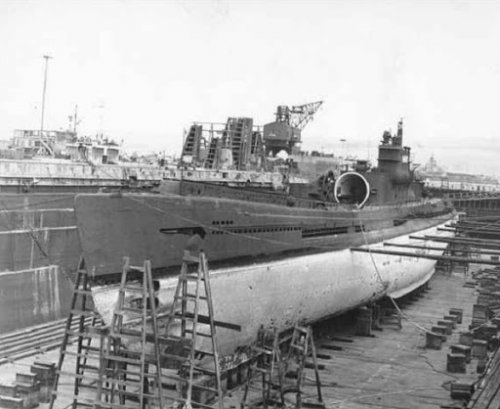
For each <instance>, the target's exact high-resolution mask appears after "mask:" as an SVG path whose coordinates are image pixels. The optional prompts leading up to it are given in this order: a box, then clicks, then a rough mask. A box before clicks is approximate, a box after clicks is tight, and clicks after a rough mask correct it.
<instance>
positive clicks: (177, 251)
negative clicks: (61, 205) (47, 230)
mask: <svg viewBox="0 0 500 409" xmlns="http://www.w3.org/2000/svg"><path fill="white" fill-rule="evenodd" d="M75 211H76V218H77V225H78V230H79V235H80V239H81V245H82V249H83V253H84V255H85V260H86V263H87V265H88V266H91V268H92V269H93V273H94V274H95V276H96V277H109V276H110V275H113V274H115V275H116V274H118V273H120V272H121V270H122V261H123V257H129V258H130V260H131V263H132V264H142V263H143V261H144V260H145V259H148V260H150V261H151V264H152V267H153V269H155V270H157V271H158V270H167V273H168V270H169V269H172V268H174V270H171V271H173V272H174V273H175V271H176V270H175V268H176V267H178V266H179V265H180V264H181V263H182V255H183V251H184V249H185V248H186V245H187V243H188V241H189V239H190V233H189V232H190V229H191V230H192V229H194V228H199V227H201V228H203V230H204V231H205V232H206V237H205V239H204V242H203V244H202V248H203V250H204V251H205V253H206V254H207V257H208V259H209V260H210V262H211V263H212V265H214V264H216V265H218V266H220V265H222V264H225V265H228V264H230V265H234V264H238V263H239V264H248V263H249V262H262V261H271V260H277V259H280V258H286V257H290V256H297V255H299V253H300V254H302V255H304V254H311V253H323V252H328V251H334V250H342V249H345V248H348V247H353V246H361V245H363V244H371V243H377V242H380V241H382V240H385V239H390V238H393V237H399V236H403V235H405V234H409V233H413V232H416V231H419V230H424V229H426V228H429V227H432V226H435V225H437V224H440V223H442V222H445V221H447V220H449V219H450V218H451V217H452V216H451V213H449V210H448V209H446V208H445V207H444V205H443V203H442V202H439V201H437V202H419V203H414V204H405V205H401V204H399V205H388V206H374V207H367V208H366V209H357V208H352V207H344V206H336V207H334V208H332V209H307V208H299V207H288V206H280V205H275V204H268V203H256V202H252V201H245V200H232V199H225V198H214V197H200V196H198V197H193V196H179V195H173V194H172V195H139V194H136V195H132V194H130V195H109V194H108V195H106V194H96V195H77V197H76V199H75ZM425 212H426V213H425ZM417 213H422V214H424V216H423V217H417V216H415V215H416V214H417ZM97 215H99V217H97ZM162 230H163V231H165V230H167V231H168V232H170V233H171V234H162ZM183 232H184V233H185V234H183ZM365 241H366V243H365Z"/></svg>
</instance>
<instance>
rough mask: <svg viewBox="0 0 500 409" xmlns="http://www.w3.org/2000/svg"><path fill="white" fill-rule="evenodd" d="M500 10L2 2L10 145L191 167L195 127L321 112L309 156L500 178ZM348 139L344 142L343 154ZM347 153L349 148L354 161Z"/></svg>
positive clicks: (3, 96) (396, 4)
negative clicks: (154, 158) (382, 149)
mask: <svg viewBox="0 0 500 409" xmlns="http://www.w3.org/2000/svg"><path fill="white" fill-rule="evenodd" d="M499 21H500V2H498V1H486V0H482V1H481V0H479V1H444V0H435V1H430V0H422V1H417V0H412V1H404V0H399V1H396V0H394V1H389V0H387V1H382V0H348V1H347V0H345V1H343V0H332V1H326V0H323V1H319V0H317V1H314V0H312V1H305V0H302V1H299V0H290V1H279V0H275V1H259V0H253V1H238V0H233V1H224V0H219V1H215V0H213V1H212V0H197V1H180V0H179V1H166V0H165V1H160V0H142V1H118V0H113V1H112V0H101V1H91V0H85V1H76V0H65V1H55V0H52V1H51V0H43V1H42V0H40V1H24V0H15V1H10V0H0V139H8V138H9V137H10V136H11V135H12V130H13V129H19V128H21V129H32V128H33V129H38V128H39V127H40V116H41V100H42V85H43V73H44V60H43V58H42V56H43V55H50V56H51V57H52V59H50V60H49V65H48V81H47V94H46V109H45V112H46V114H45V129H61V128H63V129H64V128H66V127H67V126H68V115H71V114H72V113H73V111H74V107H75V105H78V115H79V116H80V118H81V122H80V125H79V128H78V129H79V133H80V134H88V135H92V134H96V133H98V132H103V133H104V134H106V135H108V136H110V137H111V138H114V139H115V140H118V141H120V140H124V144H125V147H126V148H128V149H131V150H138V151H156V152H158V151H166V152H167V153H170V154H173V153H177V154H179V152H180V149H181V145H182V136H183V130H184V129H187V128H189V125H190V124H191V122H193V121H214V122H224V121H225V120H226V118H227V117H228V116H247V117H253V118H254V123H256V124H260V125H263V124H265V123H267V122H271V121H272V120H273V117H274V115H273V114H274V112H275V111H276V106H277V105H281V104H284V105H299V104H303V103H307V102H313V101H317V100H323V101H324V104H323V107H322V108H321V110H320V111H319V112H318V113H317V114H316V116H315V119H314V121H313V122H311V123H310V124H309V125H308V126H307V128H306V129H305V130H304V131H303V141H304V142H303V149H305V150H320V151H325V152H333V153H337V154H339V153H340V154H341V153H344V152H350V153H353V154H356V155H358V156H360V157H369V158H370V159H372V160H374V159H375V158H376V146H377V144H378V142H379V141H380V139H381V135H382V133H383V131H384V130H385V129H391V130H392V131H395V130H396V127H397V122H398V120H399V119H400V118H403V120H404V131H405V135H404V143H405V145H408V146H411V147H412V152H413V154H414V161H416V162H418V163H425V162H426V161H427V160H428V158H429V157H430V155H434V157H435V158H436V159H437V161H438V163H439V164H441V165H444V166H445V167H446V168H448V170H455V171H462V172H473V173H486V174H497V175H500V161H499V160H498V159H497V158H498V153H499V152H500V120H499V113H500V51H499V50H500V24H498V22H499ZM341 139H345V140H346V142H345V143H342V142H340V140H341ZM343 144H344V146H342V145H343Z"/></svg>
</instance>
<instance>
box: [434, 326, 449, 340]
mask: <svg viewBox="0 0 500 409" xmlns="http://www.w3.org/2000/svg"><path fill="white" fill-rule="evenodd" d="M431 330H432V332H434V333H436V334H440V335H441V338H442V339H443V342H446V331H447V328H446V327H445V326H442V325H434V326H433V327H432V329H431Z"/></svg>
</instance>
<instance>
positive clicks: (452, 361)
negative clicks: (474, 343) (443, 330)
mask: <svg viewBox="0 0 500 409" xmlns="http://www.w3.org/2000/svg"><path fill="white" fill-rule="evenodd" d="M465 360H466V358H465V355H463V354H453V353H451V354H448V356H447V358H446V370H447V371H448V372H452V373H465V367H466V361H465Z"/></svg>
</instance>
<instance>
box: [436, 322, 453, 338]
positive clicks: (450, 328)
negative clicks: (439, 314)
mask: <svg viewBox="0 0 500 409" xmlns="http://www.w3.org/2000/svg"><path fill="white" fill-rule="evenodd" d="M437 323H438V325H440V326H442V327H445V328H446V335H451V333H452V332H453V322H451V321H447V320H441V321H438V322H437Z"/></svg>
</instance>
